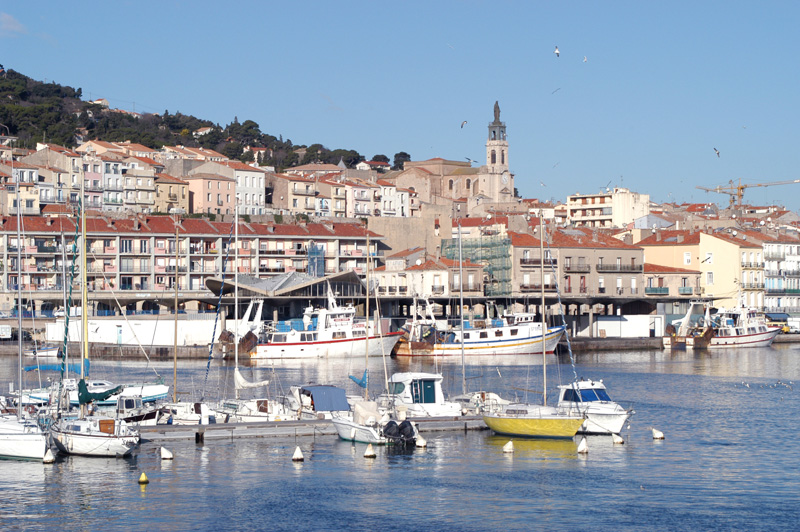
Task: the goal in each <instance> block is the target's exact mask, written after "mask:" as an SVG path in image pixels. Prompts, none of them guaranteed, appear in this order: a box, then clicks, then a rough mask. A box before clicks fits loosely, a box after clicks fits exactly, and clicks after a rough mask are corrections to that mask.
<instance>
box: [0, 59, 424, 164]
mask: <svg viewBox="0 0 800 532" xmlns="http://www.w3.org/2000/svg"><path fill="white" fill-rule="evenodd" d="M81 96H82V91H81V89H80V88H78V89H75V88H73V87H68V86H65V85H59V84H57V83H55V82H51V83H43V82H41V81H36V80H34V79H31V78H29V77H28V76H25V75H23V74H21V73H19V72H16V71H14V70H8V71H6V73H5V76H4V77H0V124H4V125H6V126H8V129H9V133H10V134H11V135H14V136H16V137H18V138H19V140H18V142H17V144H18V146H20V147H23V148H31V149H35V148H36V143H37V142H42V141H46V142H53V143H56V144H61V145H62V146H68V147H75V146H76V145H77V144H78V143H79V141H82V140H90V139H100V140H106V141H110V142H115V141H124V140H130V141H131V142H137V143H139V144H144V145H145V146H149V147H151V148H156V149H157V148H160V147H162V146H164V145H176V144H181V145H184V146H193V147H203V148H208V149H213V150H216V151H218V152H220V153H222V154H224V155H226V156H227V157H229V158H231V159H239V160H241V161H245V162H247V161H252V160H253V152H251V151H248V152H245V151H244V148H245V146H252V147H263V148H267V150H266V155H265V156H264V158H263V159H261V160H259V163H260V164H261V165H268V166H274V167H275V168H276V169H278V170H279V171H280V170H282V169H284V168H288V167H290V166H296V165H298V164H307V163H311V162H323V163H331V164H337V163H338V162H339V160H340V159H342V160H344V163H345V164H346V165H347V166H348V167H351V168H352V167H353V166H355V165H356V164H357V163H358V162H359V161H363V160H365V158H364V157H363V156H362V155H361V154H359V153H358V152H357V151H355V150H347V149H335V150H329V149H328V148H326V147H324V146H322V145H321V144H311V145H309V146H305V145H294V144H292V141H291V140H288V139H287V140H283V137H282V136H280V135H279V136H277V137H276V136H274V135H270V134H267V133H262V132H261V129H260V128H259V125H258V124H257V123H256V122H254V121H252V120H245V121H244V122H241V123H240V122H239V120H238V118H234V120H233V121H232V122H231V123H230V124H228V125H226V126H225V127H221V126H219V125H218V124H214V123H213V122H211V121H210V120H203V119H201V118H197V117H194V116H192V115H184V114H181V113H179V112H178V113H174V114H170V113H169V111H164V113H163V114H156V113H152V114H141V115H137V114H135V113H129V112H125V111H120V110H118V109H109V108H107V107H104V106H102V105H99V104H96V103H90V102H87V101H84V100H82V99H81ZM204 127H208V128H211V129H210V131H208V132H207V133H205V134H203V135H200V136H197V137H195V135H193V132H195V131H197V130H198V129H200V128H204ZM0 129H3V128H0ZM5 133H6V132H5V131H2V132H0V134H5ZM300 154H302V158H301V157H300ZM398 155H399V154H398ZM403 155H404V156H406V157H408V155H407V154H405V153H403ZM375 157H380V158H383V157H385V156H377V155H376V156H375ZM385 160H387V161H388V158H386V159H385Z"/></svg>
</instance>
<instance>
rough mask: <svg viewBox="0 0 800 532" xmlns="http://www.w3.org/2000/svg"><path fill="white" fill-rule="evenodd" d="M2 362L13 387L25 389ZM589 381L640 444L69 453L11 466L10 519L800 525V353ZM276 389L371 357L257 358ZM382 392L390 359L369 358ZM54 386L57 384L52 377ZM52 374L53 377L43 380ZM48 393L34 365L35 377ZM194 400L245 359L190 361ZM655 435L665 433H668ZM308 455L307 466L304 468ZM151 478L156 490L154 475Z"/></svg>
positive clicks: (320, 443) (283, 525)
mask: <svg viewBox="0 0 800 532" xmlns="http://www.w3.org/2000/svg"><path fill="white" fill-rule="evenodd" d="M459 362H460V361H458V360H452V361H447V362H446V363H445V364H444V365H441V364H437V365H434V361H432V360H414V361H411V362H406V361H398V360H393V359H387V360H386V366H387V367H386V371H387V372H388V373H389V374H391V373H393V372H396V371H439V372H441V373H443V374H444V376H445V381H444V386H445V388H446V389H447V390H448V391H449V392H450V393H451V394H457V393H460V392H461V385H462V384H461V383H462V368H461V366H460V363H459ZM467 363H468V366H467V367H466V368H465V374H466V382H467V388H468V389H469V390H473V391H474V390H491V391H495V392H498V393H500V394H501V395H503V396H504V397H507V398H512V397H516V398H517V399H525V396H526V394H527V399H528V400H529V401H532V402H533V401H538V400H541V395H540V392H541V389H542V371H541V370H542V366H541V357H540V356H539V357H536V356H525V357H504V358H502V359H499V360H493V359H486V360H483V359H481V360H475V359H469V360H468V361H467ZM16 364H17V359H16V357H3V358H1V359H0V382H2V383H6V382H9V381H11V380H16V367H17V366H16ZM576 368H577V375H578V377H586V378H594V379H600V378H602V379H603V380H604V382H605V384H606V386H607V387H608V390H609V393H610V394H611V396H612V398H613V399H615V400H617V401H620V402H625V401H631V402H633V403H634V409H635V411H636V414H635V415H634V416H633V418H632V422H631V426H630V428H629V429H627V430H626V431H625V432H624V435H625V438H626V442H625V444H623V445H619V444H617V445H615V444H613V443H612V440H611V438H609V437H602V436H592V437H589V438H588V445H589V452H588V454H586V455H578V453H577V452H576V449H577V439H576V441H572V440H567V441H555V440H552V441H546V440H524V439H515V440H514V448H515V451H514V453H513V454H506V453H503V445H505V444H506V443H507V442H508V441H509V438H508V437H501V436H495V435H493V434H492V433H490V432H489V431H469V432H463V431H456V432H439V433H427V434H425V437H426V439H427V441H428V447H427V448H425V449H414V450H412V451H408V452H398V451H393V450H392V449H389V448H379V449H377V457H376V458H374V459H365V458H364V457H363V454H364V450H365V446H364V445H361V444H355V445H354V444H351V443H346V442H343V441H339V440H338V439H336V438H335V437H333V436H317V437H315V438H250V439H231V440H213V441H206V442H205V443H199V444H197V443H195V442H194V441H173V442H168V443H165V444H164V445H165V446H166V447H168V448H169V450H170V451H172V453H173V454H174V456H175V459H174V461H161V460H160V459H159V456H158V455H157V450H158V448H159V445H161V444H156V443H152V442H151V443H147V442H146V443H143V444H142V445H141V447H140V449H139V450H138V452H137V453H136V454H135V455H134V456H133V457H132V458H129V459H102V458H83V457H60V458H59V459H58V461H57V462H56V463H55V464H52V465H43V464H41V463H35V462H14V461H4V462H0V472H2V474H0V491H2V497H0V523H1V524H2V527H3V528H4V529H15V530H41V529H62V530H71V529H76V530H92V529H95V530H98V529H103V530H116V529H136V530H178V529H180V530H251V529H252V530H266V529H269V530H311V529H321V530H339V529H341V530H345V529H346V530H403V531H407V530H409V531H410V530H531V529H550V530H587V529H597V530H615V531H619V530H688V529H693V530H776V529H780V530H791V529H794V527H795V526H797V523H798V522H800V504H799V503H800V477H799V476H798V474H797V464H798V463H799V462H800V447H799V446H798V445H797V442H796V435H797V427H798V423H797V411H798V409H799V408H800V346H795V345H794V344H782V345H776V346H773V347H771V348H763V349H741V350H736V349H731V350H719V351H713V352H704V353H691V352H690V353H686V352H677V353H669V352H661V351H620V352H603V353H597V354H582V355H579V356H578V357H577V360H576ZM243 369H244V374H245V375H246V376H247V377H249V378H255V377H259V378H269V379H270V380H271V384H270V394H271V395H273V396H275V395H276V394H279V393H285V392H286V391H288V387H289V386H290V385H293V384H305V383H308V382H317V383H329V384H337V385H339V386H343V387H346V388H347V390H348V392H349V393H357V390H358V389H357V388H356V387H355V385H354V384H353V383H352V382H350V381H349V379H348V378H347V376H348V375H357V376H359V377H360V376H361V375H362V374H363V370H364V360H363V359H352V360H340V361H323V360H320V361H303V362H281V363H276V364H275V365H274V366H273V365H271V364H261V365H259V366H256V367H249V366H245V367H244V368H243ZM369 370H370V371H369V375H370V379H371V383H372V384H371V385H370V388H372V389H374V391H376V392H377V391H379V390H380V387H381V386H380V382H382V381H383V375H384V362H383V360H382V359H380V358H375V359H370V360H369ZM156 373H157V374H159V375H161V376H162V377H163V378H164V380H165V381H166V382H168V383H171V381H172V364H171V363H163V362H158V363H157V365H155V366H154V365H150V364H148V363H146V362H139V361H135V362H133V361H131V362H129V361H120V360H105V361H98V362H95V363H93V365H92V376H93V377H94V378H98V379H103V378H105V379H108V380H113V381H119V382H124V381H128V382H135V381H136V380H137V379H138V380H141V379H148V380H151V379H153V378H157V376H156ZM51 376H52V375H51ZM572 376H573V374H572V368H571V366H570V365H569V364H568V360H567V359H565V358H564V357H559V358H556V357H554V356H551V357H548V393H549V394H550V395H551V397H552V399H555V385H556V384H557V383H558V381H561V382H568V381H569V380H570V379H571V378H572ZM43 377H44V375H43ZM25 379H26V381H27V382H26V383H25V385H26V386H33V385H35V382H34V381H36V380H37V379H38V377H36V376H35V372H29V373H26V375H25ZM178 380H179V386H178V388H179V391H181V392H186V393H185V394H182V395H181V397H182V398H183V400H189V399H190V398H192V397H199V396H200V395H204V396H205V398H206V399H207V400H209V399H214V398H217V397H220V396H225V395H228V396H230V395H232V393H233V384H232V382H233V363H232V361H218V360H213V361H212V362H211V363H210V365H207V364H206V362H204V361H181V362H180V366H179V368H178ZM649 427H655V428H657V429H659V430H661V431H663V432H664V434H665V439H664V440H653V438H652V435H651V432H650V430H649ZM297 446H299V447H300V448H301V450H302V452H303V454H304V455H305V461H304V462H300V463H297V462H292V460H291V457H292V454H293V453H294V451H295V448H296V447H297ZM142 473H145V474H146V475H147V476H148V477H149V479H150V483H149V484H148V485H147V486H146V487H144V488H142V487H140V486H139V485H138V483H137V480H138V479H139V476H140V475H141V474H142Z"/></svg>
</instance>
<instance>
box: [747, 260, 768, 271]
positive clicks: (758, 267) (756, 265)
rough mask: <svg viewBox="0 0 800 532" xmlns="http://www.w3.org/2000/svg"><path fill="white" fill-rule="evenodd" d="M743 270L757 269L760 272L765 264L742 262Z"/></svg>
mask: <svg viewBox="0 0 800 532" xmlns="http://www.w3.org/2000/svg"><path fill="white" fill-rule="evenodd" d="M742 268H756V269H759V270H760V269H762V268H764V263H763V262H742Z"/></svg>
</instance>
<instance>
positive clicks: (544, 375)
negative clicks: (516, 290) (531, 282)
mask: <svg viewBox="0 0 800 532" xmlns="http://www.w3.org/2000/svg"><path fill="white" fill-rule="evenodd" d="M539 266H541V272H540V273H541V282H542V307H541V308H542V404H543V405H547V341H546V340H547V319H546V318H545V307H544V218H543V217H542V211H541V210H539Z"/></svg>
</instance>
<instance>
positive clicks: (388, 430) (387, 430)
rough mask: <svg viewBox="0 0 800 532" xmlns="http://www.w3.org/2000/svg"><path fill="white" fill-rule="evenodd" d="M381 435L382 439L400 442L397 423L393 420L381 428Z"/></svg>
mask: <svg viewBox="0 0 800 532" xmlns="http://www.w3.org/2000/svg"><path fill="white" fill-rule="evenodd" d="M383 435H384V437H386V439H387V440H390V441H392V442H397V441H398V440H400V429H399V428H398V426H397V423H396V422H395V421H394V420H392V421H389V422H388V423H386V425H384V426H383Z"/></svg>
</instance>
